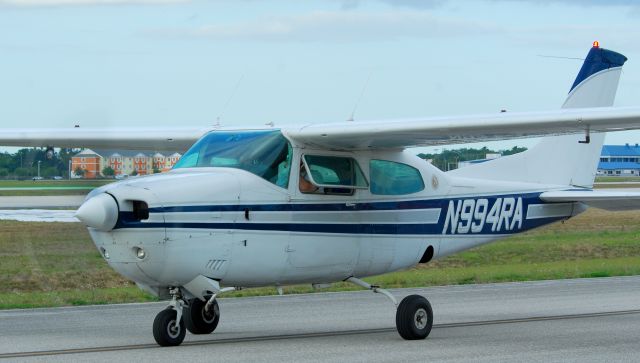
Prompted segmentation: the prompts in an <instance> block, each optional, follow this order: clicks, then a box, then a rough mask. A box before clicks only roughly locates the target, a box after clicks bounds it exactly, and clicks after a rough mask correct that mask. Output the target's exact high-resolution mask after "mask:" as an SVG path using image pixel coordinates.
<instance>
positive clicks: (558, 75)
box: [0, 0, 640, 148]
mask: <svg viewBox="0 0 640 363" xmlns="http://www.w3.org/2000/svg"><path fill="white" fill-rule="evenodd" d="M636 3H638V5H636ZM638 39H640V2H637V1H631V0H626V1H625V0H608V1H606V0H602V1H600V0H583V1H578V0H559V1H533V0H480V1H448V0H424V1H417V0H396V1H392V0H369V1H367V0H323V1H293V0H290V1H285V0H265V1H258V0H235V1H223V0H210V1H206V0H0V100H2V103H1V104H0V127H2V128H14V127H20V128H22V127H72V126H73V125H76V124H79V125H81V127H105V126H107V127H126V126H150V127H153V126H208V125H214V124H216V123H217V122H220V124H222V125H223V126H236V125H237V126H263V125H264V124H266V123H270V122H273V123H275V125H276V126H285V125H290V124H295V123H309V122H341V121H346V120H347V119H348V118H350V117H351V115H352V114H353V116H354V119H355V120H356V121H357V120H379V119H393V118H404V117H430V116H446V115H463V114H486V113H495V112H499V111H500V110H501V109H506V110H508V111H539V110H552V109H557V108H559V107H560V105H561V104H562V103H563V101H564V99H565V97H566V94H567V92H568V91H569V88H570V86H571V84H572V83H573V80H574V79H575V76H576V75H577V73H578V70H579V68H580V66H581V64H582V61H581V60H580V58H584V57H585V56H586V54H587V52H588V50H589V48H590V47H591V44H592V42H593V41H594V40H598V41H599V42H600V45H601V47H603V48H607V49H612V50H616V51H618V52H621V53H623V54H625V55H626V56H627V57H628V58H629V61H628V62H627V64H626V65H625V67H624V70H623V74H622V78H621V81H620V87H619V90H618V96H617V99H616V106H640V99H638V95H640V42H638ZM576 58H577V59H576ZM218 120H219V121H218ZM638 142H640V132H624V133H615V134H609V135H608V136H607V140H606V143H609V144H624V143H638ZM531 144H532V141H523V140H517V141H510V142H503V143H490V144H488V145H489V146H490V147H497V148H510V147H511V146H513V145H524V146H530V145H531ZM472 146H479V145H472ZM452 148H455V147H452Z"/></svg>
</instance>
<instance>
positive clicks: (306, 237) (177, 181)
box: [89, 147, 583, 296]
mask: <svg viewBox="0 0 640 363" xmlns="http://www.w3.org/2000/svg"><path fill="white" fill-rule="evenodd" d="M292 150H293V153H292V155H293V160H300V158H301V157H302V155H324V156H327V155H328V156H346V157H350V158H353V159H355V160H356V161H357V163H358V164H359V165H360V166H361V168H362V170H363V173H364V175H367V176H369V174H370V173H371V172H372V170H370V168H369V165H370V163H371V160H386V161H391V162H394V163H402V164H403V165H409V166H411V167H413V168H415V169H416V170H418V171H419V175H420V177H421V179H422V181H423V183H424V188H423V189H422V190H421V191H419V192H416V193H410V194H408V195H380V194H373V193H372V190H373V189H372V188H374V187H373V186H370V188H362V189H355V190H353V192H352V193H351V194H349V193H347V194H346V195H342V194H325V193H303V192H301V191H300V190H299V188H298V181H297V175H298V173H299V171H300V170H299V169H298V167H297V165H299V163H298V162H294V163H292V170H291V173H290V181H289V183H288V184H289V187H288V188H283V187H280V186H277V185H275V184H273V183H271V182H269V181H267V180H265V179H263V178H260V177H258V176H256V175H254V174H252V173H250V172H248V171H245V170H241V169H238V168H232V167H204V168H203V167H200V168H182V169H175V170H173V171H171V172H168V173H166V174H162V175H153V176H148V177H141V178H137V179H131V180H126V181H122V182H119V183H115V184H112V185H110V186H107V187H105V188H104V189H103V190H100V192H107V193H109V194H110V195H111V196H113V198H115V200H116V201H117V203H118V206H119V209H120V211H119V214H118V221H117V223H116V225H115V227H114V228H113V230H110V231H99V230H97V229H94V228H90V229H89V230H90V233H91V236H92V238H93V240H94V242H95V244H96V246H97V247H98V249H99V250H100V251H101V252H102V254H103V256H105V257H107V256H108V258H107V261H108V263H109V264H110V265H111V266H112V267H113V268H114V269H115V270H117V271H119V272H120V273H121V274H123V275H124V276H126V277H128V278H130V279H132V280H133V281H136V282H137V283H138V284H139V285H140V286H141V287H144V288H145V289H146V290H148V291H151V292H153V293H154V294H156V295H159V296H163V295H164V291H166V290H167V289H166V287H168V286H183V285H185V284H186V283H188V282H189V281H191V280H193V279H194V278H195V277H197V276H199V275H202V276H205V277H208V278H210V279H213V280H216V281H219V282H220V283H221V284H223V285H227V286H243V287H252V286H266V285H271V286H273V285H288V284H296V283H328V282H334V281H341V280H344V279H346V278H349V277H350V276H359V277H363V276H371V275H379V274H383V273H387V272H391V271H396V270H401V269H406V268H409V267H412V266H414V265H416V264H417V263H419V262H420V261H421V260H422V262H428V261H429V260H431V259H432V258H440V257H443V256H447V255H449V254H452V253H455V252H458V251H461V250H465V249H469V248H472V247H475V246H478V245H482V244H485V243H488V242H491V241H493V240H496V239H499V238H503V237H506V236H509V235H511V234H515V233H520V232H524V231H526V230H529V229H532V228H536V227H539V226H542V225H545V224H548V223H552V222H555V221H557V220H560V219H566V218H568V217H570V216H572V215H574V214H576V213H578V212H580V211H582V210H583V208H582V207H581V205H580V204H578V203H560V204H559V203H553V204H551V203H545V202H543V201H542V200H540V199H539V198H538V196H539V195H540V193H541V192H543V191H548V190H550V189H553V188H554V186H548V185H544V186H543V185H537V184H528V183H503V182H499V181H492V182H488V181H481V180H474V179H463V178H452V177H449V176H448V175H446V173H443V172H441V171H440V170H438V169H437V168H435V167H434V166H432V165H431V164H429V163H427V162H425V161H424V160H422V159H420V158H418V157H416V156H414V155H412V154H410V153H408V152H363V153H352V152H337V151H334V152H328V151H326V150H313V149H308V148H305V149H302V148H298V147H293V149H292ZM555 188H558V186H555ZM378 193H380V191H378ZM135 200H142V201H144V202H145V203H146V204H147V206H146V207H147V212H148V217H147V216H146V215H145V216H144V217H147V218H144V219H141V218H140V216H136V213H137V212H135V211H134V210H133V209H134V208H135V207H134V206H133V203H132V201H135ZM140 249H142V250H143V251H144V256H143V258H140V256H139V255H138V251H139V250H140Z"/></svg>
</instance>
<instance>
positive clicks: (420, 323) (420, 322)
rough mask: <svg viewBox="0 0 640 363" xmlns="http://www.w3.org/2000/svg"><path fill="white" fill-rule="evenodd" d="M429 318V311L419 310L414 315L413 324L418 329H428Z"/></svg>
mask: <svg viewBox="0 0 640 363" xmlns="http://www.w3.org/2000/svg"><path fill="white" fill-rule="evenodd" d="M428 320H429V318H428V317H427V311H426V310H425V309H422V308H420V309H418V310H417V311H416V313H415V314H413V323H414V324H415V326H416V328H418V329H421V330H422V329H424V328H426V327H427V321H428Z"/></svg>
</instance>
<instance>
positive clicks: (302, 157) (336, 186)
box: [298, 153, 370, 194]
mask: <svg viewBox="0 0 640 363" xmlns="http://www.w3.org/2000/svg"><path fill="white" fill-rule="evenodd" d="M307 156H317V157H326V158H344V159H351V160H352V161H353V163H354V165H355V167H356V168H357V169H358V170H359V171H360V174H361V175H362V180H364V183H365V184H366V185H344V184H323V183H318V182H317V181H316V180H315V179H314V178H313V174H312V173H311V168H310V167H309V164H308V162H307V159H306V157H307ZM300 160H301V161H302V163H303V165H304V168H305V170H306V171H307V175H308V176H309V182H310V183H311V184H313V185H315V186H316V187H318V188H327V189H329V190H331V189H332V188H333V189H349V190H351V191H355V190H356V189H362V190H365V189H367V190H368V189H369V184H370V183H369V180H368V179H367V176H366V175H365V173H364V171H363V170H362V167H361V166H360V163H359V162H358V159H356V158H354V157H353V156H350V155H327V154H316V153H309V154H307V153H303V154H301V155H300ZM299 173H300V171H298V174H299ZM354 174H355V170H354ZM354 176H355V175H354ZM354 179H355V178H354ZM298 184H300V182H299V181H298ZM298 187H299V185H298ZM305 194H308V193H305ZM311 194H313V193H311ZM316 194H318V193H317V192H316ZM325 194H334V193H331V192H326V190H325ZM335 194H345V193H335Z"/></svg>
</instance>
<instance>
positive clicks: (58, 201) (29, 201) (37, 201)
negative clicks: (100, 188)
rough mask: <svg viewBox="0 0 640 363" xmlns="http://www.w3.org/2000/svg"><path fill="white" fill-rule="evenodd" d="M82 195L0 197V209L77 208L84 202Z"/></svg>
mask: <svg viewBox="0 0 640 363" xmlns="http://www.w3.org/2000/svg"><path fill="white" fill-rule="evenodd" d="M84 198H85V196H84V195H46V196H40V195H34V196H31V195H30V196H10V197H0V209H15V208H59V207H67V208H71V207H73V208H77V207H79V206H80V204H82V202H83V201H84Z"/></svg>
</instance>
